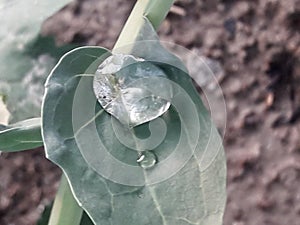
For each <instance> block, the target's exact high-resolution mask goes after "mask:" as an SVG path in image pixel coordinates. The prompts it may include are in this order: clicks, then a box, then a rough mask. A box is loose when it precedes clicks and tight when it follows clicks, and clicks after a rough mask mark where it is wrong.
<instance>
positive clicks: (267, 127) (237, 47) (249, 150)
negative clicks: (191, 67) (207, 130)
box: [0, 0, 300, 225]
mask: <svg viewBox="0 0 300 225" xmlns="http://www.w3.org/2000/svg"><path fill="white" fill-rule="evenodd" d="M133 3H134V1H133V0H127V1H123V0H115V1H109V0H102V1H97V0H85V1H78V2H74V3H72V4H71V5H69V6H68V7H66V8H65V9H63V10H62V11H61V12H60V13H58V14H57V15H55V16H54V17H52V18H51V19H50V20H48V21H47V22H46V23H45V26H44V29H43V30H44V33H45V34H53V35H55V36H56V38H57V41H58V42H59V43H68V42H76V43H80V44H89V45H101V46H104V47H107V48H111V47H112V46H113V44H114V42H115V40H116V38H117V35H118V33H119V32H120V30H121V27H122V25H123V24H124V21H125V19H126V17H127V16H128V13H129V11H130V9H131V7H132V5H133ZM176 6H177V7H178V8H175V9H173V10H172V12H171V13H170V14H169V15H168V17H167V19H166V20H165V21H164V22H163V24H162V26H161V28H160V30H159V34H160V36H161V39H163V40H167V41H172V42H175V43H177V44H180V45H183V46H185V47H187V48H189V49H197V51H198V52H201V53H202V54H203V55H205V56H208V57H211V58H213V59H216V60H219V61H220V62H221V63H222V65H223V68H224V70H225V77H224V79H223V81H222V82H221V87H222V89H223V94H224V96H225V99H226V104H227V112H228V121H227V130H226V135H225V138H224V144H225V149H226V155H227V161H228V202H227V208H226V213H225V217H224V224H225V225H233V224H234V225H258V224H264V225H283V224H289V225H298V224H299V221H300V189H299V186H300V138H299V137H300V62H299V59H300V33H299V28H300V24H299V21H300V16H299V15H300V13H299V12H300V8H299V7H300V1H299V0H285V1H279V0H248V1H246V0H197V1H196V0H178V1H177V2H176ZM58 178H59V172H58V169H55V168H54V166H52V165H51V164H49V162H48V161H47V160H46V159H44V158H43V154H42V153H41V152H40V151H32V152H26V153H18V154H4V157H3V156H2V157H0V180H1V185H0V188H1V189H0V190H1V194H0V224H16V225H18V224H22V225H29V224H33V221H34V220H35V219H36V218H37V217H38V216H37V215H38V212H40V211H39V206H41V205H43V204H44V203H45V202H49V201H50V199H52V198H53V194H54V192H55V190H56V187H57V182H58Z"/></svg>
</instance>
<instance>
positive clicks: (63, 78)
mask: <svg viewBox="0 0 300 225" xmlns="http://www.w3.org/2000/svg"><path fill="white" fill-rule="evenodd" d="M146 23H147V21H146ZM145 26H147V24H145ZM148 28H149V27H148ZM147 30H148V29H147ZM148 31H149V30H148ZM150 31H151V30H150ZM152 36H154V35H153V34H152ZM141 39H142V38H141ZM137 44H138V43H137ZM148 44H149V43H148ZM148 44H147V43H144V46H143V45H142V44H141V42H139V44H138V45H139V47H140V48H141V49H140V51H138V50H137V49H139V48H137V46H138V45H137V46H134V48H133V52H134V53H135V54H138V56H144V57H145V58H146V59H147V60H150V61H152V62H153V63H155V64H156V65H157V66H159V67H160V68H162V69H163V70H165V72H166V74H168V76H169V77H168V78H169V79H170V82H172V84H173V87H174V90H173V91H174V102H172V104H173V106H172V107H171V108H170V110H169V111H168V112H167V113H165V114H164V115H163V116H162V117H160V118H158V119H156V120H154V121H152V122H150V123H147V124H144V125H141V126H138V127H137V128H136V129H135V130H134V132H133V131H132V130H130V129H127V128H125V127H124V126H122V125H121V124H120V123H118V121H116V120H115V119H114V118H113V117H111V116H110V115H109V114H108V113H106V112H105V111H104V110H103V109H102V108H101V107H100V105H99V104H98V102H97V99H96V97H95V95H94V93H93V88H92V84H93V74H94V73H95V71H96V69H97V66H98V65H99V64H100V63H101V62H102V61H103V60H104V59H105V58H106V57H107V56H108V55H109V52H108V51H107V50H105V49H102V48H97V47H85V48H79V49H76V50H74V51H72V52H70V53H68V54H67V55H65V56H64V57H63V58H62V59H61V61H60V62H59V64H58V65H57V66H56V67H55V69H54V70H53V71H52V73H51V75H50V77H49V79H48V81H47V86H46V87H47V88H46V93H45V97H44V101H43V110H42V112H43V114H42V118H43V127H42V130H43V139H44V143H45V149H46V154H47V157H48V158H49V159H50V160H51V161H53V162H54V163H56V164H57V165H59V166H60V167H61V168H62V169H63V170H64V172H65V174H66V176H67V178H68V180H69V183H70V185H71V187H72V190H73V193H74V195H75V197H76V198H77V200H78V202H79V204H80V205H81V206H82V207H83V208H84V209H85V210H86V212H87V213H88V214H89V216H90V217H91V218H92V220H93V221H94V223H95V224H97V225H98V224H99V225H106V224H110V225H112V224H113V225H119V224H122V225H131V224H140V225H146V224H153V225H160V224H163V225H177V224H178V225H185V224H201V225H221V224H222V217H223V212H224V206H225V199H226V191H225V180H226V164H225V157H224V151H223V148H222V140H221V138H220V136H219V134H218V132H217V130H216V128H215V127H214V126H213V124H212V122H211V120H210V118H209V116H208V113H207V111H206V109H205V108H204V106H203V104H202V102H201V99H200V98H199V96H198V93H197V91H196V90H195V88H194V87H193V84H192V81H191V79H190V77H189V76H188V74H187V73H186V71H185V69H184V66H183V65H181V63H180V61H179V59H177V58H176V57H174V56H172V55H171V54H170V53H168V52H166V51H165V50H164V49H163V48H162V47H161V46H160V45H159V43H158V42H157V41H154V42H153V43H152V44H151V43H150V46H149V45H148ZM145 48H146V49H149V48H150V49H151V51H150V52H149V51H147V52H144V50H145ZM151 52H152V53H151ZM161 58H162V59H163V60H161ZM141 63H142V62H141ZM178 63H179V65H176V64H178ZM174 64H175V65H176V66H177V67H176V66H175V65H174ZM162 124H165V125H164V126H161V125H162ZM157 126H158V128H159V129H157ZM163 128H164V129H165V130H166V134H165V136H164V138H163V140H162V142H161V143H160V144H159V145H157V146H154V149H153V150H152V152H153V153H154V154H155V155H156V158H157V160H158V163H157V164H156V165H155V166H154V167H152V168H151V169H148V170H144V169H143V168H141V167H140V166H139V165H138V163H137V158H138V155H139V154H140V153H139V152H138V151H142V150H144V149H142V148H141V146H142V145H145V146H147V143H146V142H143V141H144V140H146V139H149V138H150V139H151V137H152V136H153V135H154V134H155V133H159V134H160V132H161V129H163ZM134 135H135V137H133V136H134ZM149 135H150V137H149ZM122 138H123V140H122ZM124 140H125V142H126V141H127V142H128V143H126V144H124ZM151 140H152V139H151ZM152 142H153V140H152V141H150V144H151V143H152ZM145 143H146V144H145ZM148 144H149V143H148ZM132 146H133V147H132ZM134 146H135V147H136V148H137V149H135V147H134ZM137 150H138V151H137Z"/></svg>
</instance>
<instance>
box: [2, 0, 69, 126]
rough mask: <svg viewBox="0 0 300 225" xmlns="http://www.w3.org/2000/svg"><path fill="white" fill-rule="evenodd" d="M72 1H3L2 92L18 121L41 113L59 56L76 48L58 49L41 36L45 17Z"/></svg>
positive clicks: (12, 118)
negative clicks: (43, 98) (44, 97)
mask: <svg viewBox="0 0 300 225" xmlns="http://www.w3.org/2000/svg"><path fill="white" fill-rule="evenodd" d="M69 2H71V0H60V1H48V0H39V1H32V0H19V1H7V0H0V21H1V28H0V95H3V96H5V97H6V100H7V107H8V110H9V111H10V113H11V117H10V122H11V123H15V122H17V121H19V120H24V119H28V118H32V117H36V116H40V107H41V102H42V96H43V93H44V86H43V85H44V82H45V80H46V77H47V75H48V74H49V73H50V71H51V69H52V68H53V67H54V65H55V64H56V63H57V61H58V60H57V57H58V58H60V57H61V56H62V54H64V53H66V52H67V51H69V50H71V49H72V48H74V46H62V47H60V48H57V47H56V46H55V44H54V40H53V38H42V37H40V36H39V32H40V27H41V25H42V23H43V22H44V20H45V19H46V18H48V17H49V16H51V15H52V14H53V13H55V12H56V11H57V10H59V9H60V8H62V7H63V6H64V5H66V4H67V3H69Z"/></svg>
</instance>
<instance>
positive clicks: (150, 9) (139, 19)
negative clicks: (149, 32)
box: [113, 0, 175, 53]
mask: <svg viewBox="0 0 300 225" xmlns="http://www.w3.org/2000/svg"><path fill="white" fill-rule="evenodd" d="M174 1H175V0H137V3H136V4H135V6H134V8H133V10H132V12H131V14H130V16H129V18H128V20H127V22H126V23H125V25H124V27H123V30H122V32H121V34H120V35H119V38H118V40H117V42H116V44H115V46H114V48H113V52H116V51H117V52H118V50H117V49H118V48H120V47H123V46H126V45H129V44H131V43H133V42H134V41H135V39H136V37H137V36H138V34H139V33H140V30H141V29H142V27H143V25H144V19H143V17H144V16H145V17H147V18H148V19H149V21H150V22H151V23H152V25H153V27H154V28H155V29H157V28H158V27H159V25H160V24H161V22H162V21H163V20H164V18H165V17H166V15H167V14H168V12H169V10H170V8H171V6H172V4H173V3H174ZM128 52H130V49H124V48H122V53H128Z"/></svg>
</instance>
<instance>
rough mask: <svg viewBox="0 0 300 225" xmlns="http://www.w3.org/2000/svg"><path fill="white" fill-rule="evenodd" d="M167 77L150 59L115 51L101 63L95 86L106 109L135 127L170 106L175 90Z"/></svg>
mask: <svg viewBox="0 0 300 225" xmlns="http://www.w3.org/2000/svg"><path fill="white" fill-rule="evenodd" d="M167 78H168V77H167V75H166V74H165V72H164V71H163V70H161V69H160V68H159V67H157V66H155V65H154V64H152V63H151V62H147V61H145V60H144V59H141V58H136V57H134V56H132V55H122V54H116V55H112V56H110V57H108V58H107V59H106V60H105V61H104V62H103V63H102V64H101V65H100V66H99V68H98V70H97V72H96V74H95V78H94V83H93V88H94V93H95V95H96V97H97V99H98V101H99V103H100V104H101V105H102V107H103V109H105V110H106V111H107V112H108V113H110V114H111V115H113V116H114V117H116V118H117V119H118V120H119V121H120V122H121V123H123V124H125V125H128V126H130V127H134V126H137V125H140V124H143V123H146V122H148V121H151V120H153V119H155V118H157V117H159V116H161V115H162V114H163V113H164V112H166V111H167V110H168V109H169V107H170V105H171V103H170V102H171V99H172V96H173V93H172V86H171V85H170V83H169V81H168V79H167Z"/></svg>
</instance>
